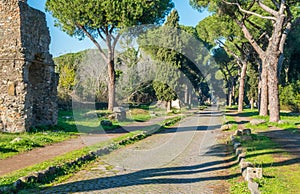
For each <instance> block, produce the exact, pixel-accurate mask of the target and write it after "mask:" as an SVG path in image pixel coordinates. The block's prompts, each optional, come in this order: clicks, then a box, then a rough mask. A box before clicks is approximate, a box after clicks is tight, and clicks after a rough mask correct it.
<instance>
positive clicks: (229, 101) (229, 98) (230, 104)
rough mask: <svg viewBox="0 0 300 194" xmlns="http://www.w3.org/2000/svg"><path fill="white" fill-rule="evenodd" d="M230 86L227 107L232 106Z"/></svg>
mask: <svg viewBox="0 0 300 194" xmlns="http://www.w3.org/2000/svg"><path fill="white" fill-rule="evenodd" d="M231 90H232V89H231V86H230V88H229V91H228V106H229V107H231V106H232V91H231Z"/></svg>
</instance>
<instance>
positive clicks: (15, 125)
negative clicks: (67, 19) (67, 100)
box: [0, 0, 58, 132]
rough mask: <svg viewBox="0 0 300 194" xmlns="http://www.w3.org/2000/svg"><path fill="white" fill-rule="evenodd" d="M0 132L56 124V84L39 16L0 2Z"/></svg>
mask: <svg viewBox="0 0 300 194" xmlns="http://www.w3.org/2000/svg"><path fill="white" fill-rule="evenodd" d="M0 13H1V14H0V131H5V132H24V131H28V129H29V128H30V127H33V126H39V125H55V124H56V122H57V111H58V110H57V82H58V75H57V74H56V73H55V71H54V62H53V60H52V56H51V55H50V53H49V44H50V34H49V30H48V28H47V24H46V16H45V14H44V13H43V12H41V11H38V10H36V9H33V8H31V7H29V6H28V5H27V2H26V0H0Z"/></svg>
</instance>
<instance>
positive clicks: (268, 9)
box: [257, 0, 278, 17]
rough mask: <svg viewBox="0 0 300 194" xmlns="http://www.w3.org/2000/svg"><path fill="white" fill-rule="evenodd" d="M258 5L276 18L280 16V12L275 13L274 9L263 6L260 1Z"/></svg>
mask: <svg viewBox="0 0 300 194" xmlns="http://www.w3.org/2000/svg"><path fill="white" fill-rule="evenodd" d="M257 3H258V5H259V6H260V7H261V8H262V9H263V10H265V11H266V12H268V13H270V14H272V15H273V16H275V17H277V16H278V12H277V11H275V10H274V9H272V8H270V7H268V6H267V5H265V4H263V3H262V2H261V1H260V0H258V1H257Z"/></svg>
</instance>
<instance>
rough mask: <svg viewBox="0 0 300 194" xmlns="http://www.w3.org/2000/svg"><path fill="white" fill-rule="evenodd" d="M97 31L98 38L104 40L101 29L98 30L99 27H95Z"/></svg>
mask: <svg viewBox="0 0 300 194" xmlns="http://www.w3.org/2000/svg"><path fill="white" fill-rule="evenodd" d="M97 32H98V34H99V36H100V38H101V39H102V40H103V41H105V38H104V37H103V36H102V33H101V31H100V29H99V28H97Z"/></svg>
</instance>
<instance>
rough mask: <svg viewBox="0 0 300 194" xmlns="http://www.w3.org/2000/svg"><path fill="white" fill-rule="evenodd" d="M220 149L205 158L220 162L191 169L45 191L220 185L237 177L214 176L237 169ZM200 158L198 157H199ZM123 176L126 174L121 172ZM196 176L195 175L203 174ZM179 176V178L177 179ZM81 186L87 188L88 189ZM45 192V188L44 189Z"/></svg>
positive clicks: (155, 170) (130, 175)
mask: <svg viewBox="0 0 300 194" xmlns="http://www.w3.org/2000/svg"><path fill="white" fill-rule="evenodd" d="M221 146H224V145H221V144H220V145H217V146H213V147H211V148H210V149H209V151H208V152H207V153H205V156H206V155H207V156H212V155H215V156H219V157H220V158H221V159H220V160H215V161H212V162H206V163H202V164H198V165H191V166H176V167H162V168H151V169H144V170H139V171H135V172H128V173H126V174H120V175H115V176H109V177H99V178H93V179H88V180H80V181H75V182H70V183H65V184H62V185H58V186H54V187H51V188H49V189H50V193H51V192H52V191H53V192H55V191H59V193H64V192H62V191H67V192H65V193H69V192H90V191H99V192H100V191H101V190H105V189H111V188H120V187H128V186H137V185H153V184H192V183H197V182H203V181H221V180H228V179H232V178H235V177H238V176H240V174H239V173H235V174H232V173H231V174H224V172H223V173H217V171H223V170H226V169H229V168H231V167H233V166H235V165H237V161H236V157H235V156H231V157H228V156H230V155H229V154H228V153H225V154H222V153H221V152H222V151H220V148H221ZM199 157H201V156H199ZM124 172H126V171H124ZM205 172H207V173H206V174H200V176H199V174H198V173H205ZM181 175H182V177H181ZM186 175H191V177H192V178H186V177H185V176H186ZM84 185H90V186H89V187H87V186H84ZM45 189H48V188H45ZM46 192H48V191H47V190H46Z"/></svg>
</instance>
